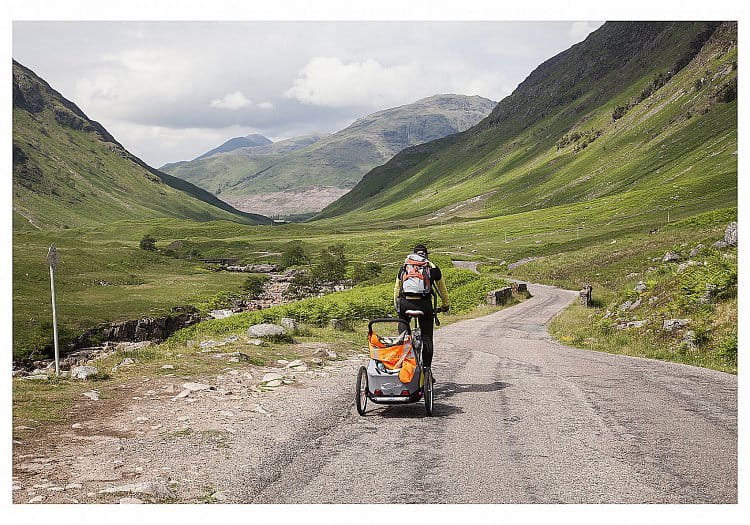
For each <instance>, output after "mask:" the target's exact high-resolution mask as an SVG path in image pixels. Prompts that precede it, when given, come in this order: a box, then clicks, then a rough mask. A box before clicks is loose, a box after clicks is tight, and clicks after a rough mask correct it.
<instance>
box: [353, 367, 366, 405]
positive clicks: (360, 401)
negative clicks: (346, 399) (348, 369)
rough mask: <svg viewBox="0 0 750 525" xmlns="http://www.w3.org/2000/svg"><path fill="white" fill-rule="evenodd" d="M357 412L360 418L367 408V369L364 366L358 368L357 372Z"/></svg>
mask: <svg viewBox="0 0 750 525" xmlns="http://www.w3.org/2000/svg"><path fill="white" fill-rule="evenodd" d="M355 395H356V396H357V397H356V403H357V412H359V415H360V416H364V415H365V409H366V408H367V368H365V367H364V366H361V367H359V372H357V390H356V392H355Z"/></svg>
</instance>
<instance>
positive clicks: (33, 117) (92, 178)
mask: <svg viewBox="0 0 750 525" xmlns="http://www.w3.org/2000/svg"><path fill="white" fill-rule="evenodd" d="M13 212H14V214H13V222H14V226H18V227H19V228H29V227H37V228H45V227H52V228H61V227H62V228H65V227H77V226H84V225H91V224H99V223H102V222H107V221H112V220H121V219H135V218H138V219H145V218H155V217H175V218H187V219H193V220H199V221H208V220H220V219H223V220H231V221H237V222H244V223H248V224H259V223H268V222H269V220H268V219H267V218H266V217H263V216H261V215H256V214H249V213H244V212H240V211H238V210H236V209H234V208H233V207H232V206H230V205H229V204H227V203H226V202H223V201H221V200H219V199H218V198H216V196H214V195H212V194H210V193H209V192H207V191H206V190H204V189H202V188H198V187H196V186H194V185H192V184H190V183H189V182H186V181H184V180H181V179H178V178H177V177H173V176H171V175H168V174H166V173H162V172H160V171H158V170H155V169H153V168H151V167H149V166H148V165H146V164H145V163H144V162H143V161H141V160H140V159H138V158H137V157H135V156H133V155H132V154H130V153H129V152H128V151H126V150H125V149H124V148H123V147H122V145H121V144H119V143H118V142H117V141H116V140H115V139H114V137H112V135H110V134H109V133H108V132H107V130H105V129H104V128H103V127H102V126H101V125H100V124H99V123H97V122H94V121H92V120H90V119H89V118H88V117H87V116H86V115H85V114H84V113H83V112H82V111H81V110H80V109H79V108H78V107H77V106H76V105H75V104H73V103H72V102H70V101H69V100H66V99H65V98H64V97H63V96H62V95H61V94H60V93H58V92H57V91H55V90H54V89H52V88H51V87H50V86H49V84H47V83H46V82H45V81H44V80H42V79H41V78H39V77H38V76H37V75H36V74H35V73H34V72H33V71H31V70H30V69H28V68H26V67H24V66H22V65H21V64H19V63H17V62H15V61H14V62H13Z"/></svg>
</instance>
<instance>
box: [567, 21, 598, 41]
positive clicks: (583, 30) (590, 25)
mask: <svg viewBox="0 0 750 525" xmlns="http://www.w3.org/2000/svg"><path fill="white" fill-rule="evenodd" d="M600 25H602V23H601V22H573V23H572V24H570V29H568V36H569V37H570V41H571V42H573V43H577V42H581V41H582V40H585V39H586V37H587V36H589V33H591V32H592V31H593V30H594V29H597V28H598V27H599V26H600Z"/></svg>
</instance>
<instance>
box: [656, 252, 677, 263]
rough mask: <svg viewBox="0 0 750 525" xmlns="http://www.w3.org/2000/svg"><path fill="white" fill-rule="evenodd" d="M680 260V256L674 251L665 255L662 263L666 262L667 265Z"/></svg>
mask: <svg viewBox="0 0 750 525" xmlns="http://www.w3.org/2000/svg"><path fill="white" fill-rule="evenodd" d="M679 260H680V254H678V253H677V252H675V251H672V250H670V251H668V252H667V253H665V254H664V257H662V258H661V262H665V263H668V262H676V261H679Z"/></svg>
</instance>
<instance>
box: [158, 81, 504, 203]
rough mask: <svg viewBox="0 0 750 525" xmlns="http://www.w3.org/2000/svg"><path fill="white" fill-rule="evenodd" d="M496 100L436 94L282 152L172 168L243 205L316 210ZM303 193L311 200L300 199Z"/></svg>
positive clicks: (249, 151)
mask: <svg viewBox="0 0 750 525" xmlns="http://www.w3.org/2000/svg"><path fill="white" fill-rule="evenodd" d="M494 104H495V102H494V101H492V100H489V99H486V98H483V97H479V96H465V95H450V94H448V95H433V96H431V97H427V98H424V99H421V100H419V101H416V102H413V103H411V104H404V105H402V106H398V107H395V108H389V109H385V110H381V111H378V112H375V113H372V114H370V115H366V116H364V117H361V118H359V119H357V120H355V121H354V122H353V123H352V124H350V125H349V126H347V127H345V128H344V129H342V130H340V131H338V132H336V133H332V134H326V135H320V136H319V139H318V140H316V141H314V142H311V143H310V144H308V145H306V146H305V147H304V148H300V149H294V150H291V151H287V152H283V153H277V152H275V151H273V152H272V151H271V150H270V149H269V148H272V147H273V145H269V146H260V147H256V148H239V149H236V150H233V151H231V152H228V153H222V154H217V155H213V156H212V157H208V158H205V159H200V160H198V161H195V162H191V163H188V164H181V165H179V166H175V167H170V168H169V169H168V171H169V172H170V173H172V174H174V175H175V176H179V177H184V178H185V179H186V180H190V181H191V182H194V183H196V184H198V185H201V186H202V187H204V188H206V189H207V190H209V191H212V192H213V193H215V194H216V195H219V196H221V198H222V199H225V200H226V201H227V202H230V203H232V204H233V205H235V206H237V207H238V208H240V209H246V208H247V207H253V208H254V209H259V210H261V211H264V209H263V208H256V207H257V206H261V205H263V204H264V203H265V204H266V205H268V206H270V208H269V210H272V211H273V212H274V213H279V210H283V211H286V212H293V213H304V212H309V211H317V210H319V209H321V208H322V207H323V205H325V204H327V203H328V202H331V201H332V200H333V199H332V198H331V196H332V195H333V196H334V198H335V197H336V196H339V195H343V194H344V193H345V192H346V191H347V190H348V189H349V188H351V187H352V186H353V185H354V184H356V182H357V181H358V180H359V178H360V177H361V176H362V175H363V174H364V173H366V171H367V170H368V169H369V168H371V167H374V166H377V165H379V164H382V163H383V162H385V161H387V160H388V159H389V158H390V157H392V156H393V155H394V154H395V153H397V152H398V151H400V150H402V149H403V148H405V147H409V146H410V145H413V144H417V143H422V142H424V141H429V140H432V139H435V138H439V137H442V136H446V135H449V134H453V133H456V132H458V131H460V130H462V129H466V128H467V127H470V126H471V125H472V124H474V123H476V122H478V121H479V120H481V119H482V118H483V117H485V116H486V115H487V114H489V112H490V111H491V109H492V107H493V106H494ZM288 140H292V141H293V140H295V139H288ZM274 144H279V143H274ZM261 153H263V155H261ZM266 153H268V154H266ZM303 195H304V199H305V200H306V201H307V203H308V204H307V205H305V203H304V202H300V201H301V196H303ZM310 203H315V204H314V205H311V204H310ZM318 203H320V204H318Z"/></svg>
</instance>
